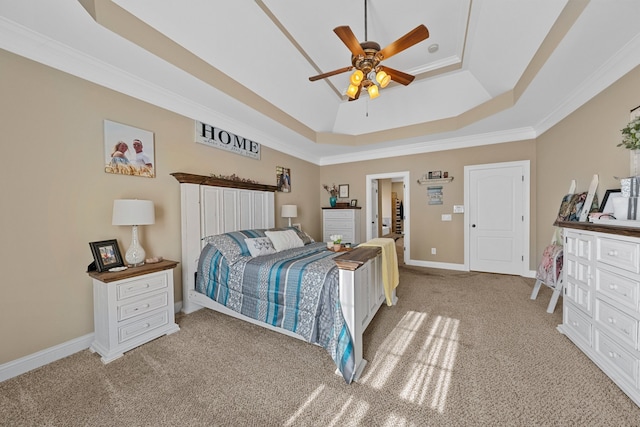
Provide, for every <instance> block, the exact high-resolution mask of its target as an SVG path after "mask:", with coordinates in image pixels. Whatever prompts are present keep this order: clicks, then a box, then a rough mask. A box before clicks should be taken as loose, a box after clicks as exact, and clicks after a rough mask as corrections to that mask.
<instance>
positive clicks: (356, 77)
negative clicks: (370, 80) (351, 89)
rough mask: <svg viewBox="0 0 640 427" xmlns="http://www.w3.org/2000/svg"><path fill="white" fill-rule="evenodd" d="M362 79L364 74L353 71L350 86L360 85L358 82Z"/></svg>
mask: <svg viewBox="0 0 640 427" xmlns="http://www.w3.org/2000/svg"><path fill="white" fill-rule="evenodd" d="M363 78H364V74H363V73H362V71H361V70H355V71H354V72H353V74H351V84H352V85H354V86H358V85H360V82H361V81H362V79H363Z"/></svg>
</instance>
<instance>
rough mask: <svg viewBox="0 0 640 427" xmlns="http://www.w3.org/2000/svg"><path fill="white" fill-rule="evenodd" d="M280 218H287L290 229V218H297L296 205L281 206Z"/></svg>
mask: <svg viewBox="0 0 640 427" xmlns="http://www.w3.org/2000/svg"><path fill="white" fill-rule="evenodd" d="M280 215H281V216H282V218H289V227H291V218H295V217H297V216H298V206H296V205H282V211H281V212H280Z"/></svg>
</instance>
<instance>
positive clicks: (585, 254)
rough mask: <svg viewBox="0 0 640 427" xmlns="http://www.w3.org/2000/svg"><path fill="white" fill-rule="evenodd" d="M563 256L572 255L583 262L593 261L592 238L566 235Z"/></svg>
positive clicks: (570, 233) (572, 234)
mask: <svg viewBox="0 0 640 427" xmlns="http://www.w3.org/2000/svg"><path fill="white" fill-rule="evenodd" d="M564 253H565V255H573V256H575V257H578V258H582V259H583V260H588V261H590V260H592V259H593V236H590V235H584V234H577V233H572V232H569V233H567V236H566V239H565V245H564Z"/></svg>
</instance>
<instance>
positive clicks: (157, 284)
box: [117, 274, 167, 301]
mask: <svg viewBox="0 0 640 427" xmlns="http://www.w3.org/2000/svg"><path fill="white" fill-rule="evenodd" d="M166 287H167V275H166V274H159V275H149V276H147V277H144V278H142V279H137V280H131V281H128V282H127V283H122V284H120V285H118V291H117V296H118V301H121V300H124V299H127V298H131V297H135V296H137V295H142V294H146V293H148V292H152V291H155V290H158V289H163V288H166Z"/></svg>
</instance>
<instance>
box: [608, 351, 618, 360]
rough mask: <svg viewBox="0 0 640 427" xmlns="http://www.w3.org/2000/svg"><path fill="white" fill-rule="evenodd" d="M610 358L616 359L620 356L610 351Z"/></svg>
mask: <svg viewBox="0 0 640 427" xmlns="http://www.w3.org/2000/svg"><path fill="white" fill-rule="evenodd" d="M609 357H610V358H612V359H615V358H616V357H618V354H617V353H614V352H613V351H610V352H609Z"/></svg>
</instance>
